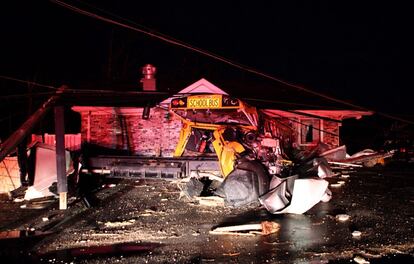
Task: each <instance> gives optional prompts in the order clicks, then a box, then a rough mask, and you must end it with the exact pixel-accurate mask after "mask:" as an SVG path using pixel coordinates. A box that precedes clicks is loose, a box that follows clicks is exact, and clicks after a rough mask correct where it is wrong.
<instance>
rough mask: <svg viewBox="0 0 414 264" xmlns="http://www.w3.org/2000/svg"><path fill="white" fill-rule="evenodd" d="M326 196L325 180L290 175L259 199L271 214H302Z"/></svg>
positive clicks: (326, 183)
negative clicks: (298, 177)
mask: <svg viewBox="0 0 414 264" xmlns="http://www.w3.org/2000/svg"><path fill="white" fill-rule="evenodd" d="M276 178H277V177H276ZM276 181H280V179H278V180H276ZM327 197H330V191H329V189H328V182H327V181H325V180H323V179H297V178H296V177H290V178H288V179H284V180H282V181H280V183H279V185H277V187H275V188H273V189H271V191H269V192H268V193H266V194H265V195H263V196H261V197H260V198H259V201H260V203H261V204H262V205H263V206H264V207H265V208H266V209H267V210H268V211H269V212H270V213H272V214H284V213H291V214H303V213H305V212H306V211H308V210H309V209H311V208H312V207H313V206H314V205H316V204H317V203H319V202H320V201H321V200H323V201H327V200H329V199H328V198H327Z"/></svg>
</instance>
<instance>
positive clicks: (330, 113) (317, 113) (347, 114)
mask: <svg viewBox="0 0 414 264" xmlns="http://www.w3.org/2000/svg"><path fill="white" fill-rule="evenodd" d="M262 111H263V112H264V113H266V114H268V115H272V116H278V117H287V118H302V119H303V118H312V117H313V118H322V119H331V121H336V122H341V121H342V120H344V119H349V118H355V119H361V118H362V117H363V116H370V115H373V114H374V112H372V111H360V110H294V111H290V110H276V109H263V110H262Z"/></svg>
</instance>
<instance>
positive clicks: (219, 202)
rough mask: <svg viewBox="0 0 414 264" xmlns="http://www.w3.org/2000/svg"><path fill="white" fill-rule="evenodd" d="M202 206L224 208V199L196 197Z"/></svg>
mask: <svg viewBox="0 0 414 264" xmlns="http://www.w3.org/2000/svg"><path fill="white" fill-rule="evenodd" d="M195 199H196V200H197V201H198V203H199V204H200V205H204V206H224V199H223V198H221V197H218V196H206V197H195Z"/></svg>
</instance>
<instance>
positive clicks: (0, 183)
mask: <svg viewBox="0 0 414 264" xmlns="http://www.w3.org/2000/svg"><path fill="white" fill-rule="evenodd" d="M18 187H20V172H19V165H18V163H17V157H6V158H4V160H2V161H1V162H0V193H6V192H10V191H12V190H14V189H16V188H18Z"/></svg>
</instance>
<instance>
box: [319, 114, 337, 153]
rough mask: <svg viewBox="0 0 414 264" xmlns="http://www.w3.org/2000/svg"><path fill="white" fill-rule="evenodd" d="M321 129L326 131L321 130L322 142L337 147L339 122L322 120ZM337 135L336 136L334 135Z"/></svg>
mask: <svg viewBox="0 0 414 264" xmlns="http://www.w3.org/2000/svg"><path fill="white" fill-rule="evenodd" d="M322 123H323V126H322V129H323V130H324V131H326V132H328V133H325V132H323V143H325V144H327V145H329V146H331V147H332V148H335V147H339V126H340V123H337V122H331V121H326V120H323V121H322ZM335 135H337V136H335Z"/></svg>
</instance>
